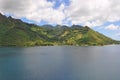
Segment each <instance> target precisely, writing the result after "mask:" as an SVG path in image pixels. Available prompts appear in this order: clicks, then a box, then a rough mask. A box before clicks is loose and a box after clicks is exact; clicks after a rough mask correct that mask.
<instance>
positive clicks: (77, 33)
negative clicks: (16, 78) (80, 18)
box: [0, 14, 119, 46]
mask: <svg viewBox="0 0 120 80" xmlns="http://www.w3.org/2000/svg"><path fill="white" fill-rule="evenodd" d="M117 43H119V42H118V41H115V40H112V39H110V38H108V37H106V36H104V35H102V34H100V33H98V32H96V31H94V30H92V29H90V28H89V27H87V26H85V27H82V26H79V25H73V26H71V27H68V26H61V25H57V26H55V27H54V26H51V25H43V26H37V25H34V24H27V23H24V22H22V21H21V20H19V19H13V18H11V17H6V16H4V15H2V14H0V46H42V45H78V46H84V45H107V44H117Z"/></svg>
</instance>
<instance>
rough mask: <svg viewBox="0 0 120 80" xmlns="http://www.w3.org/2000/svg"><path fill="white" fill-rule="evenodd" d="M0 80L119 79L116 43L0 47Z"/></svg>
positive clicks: (118, 48) (119, 65) (118, 56)
mask: <svg viewBox="0 0 120 80" xmlns="http://www.w3.org/2000/svg"><path fill="white" fill-rule="evenodd" d="M0 80H120V46H119V45H116V46H115V45H113V46H101V47H72V46H53V47H50V46H46V47H30V48H0Z"/></svg>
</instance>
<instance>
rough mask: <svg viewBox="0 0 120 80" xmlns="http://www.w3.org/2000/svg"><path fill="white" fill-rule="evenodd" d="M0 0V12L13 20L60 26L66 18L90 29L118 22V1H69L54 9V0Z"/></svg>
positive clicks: (119, 18) (119, 9) (119, 5)
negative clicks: (67, 3) (68, 3)
mask: <svg viewBox="0 0 120 80" xmlns="http://www.w3.org/2000/svg"><path fill="white" fill-rule="evenodd" d="M52 1H53V2H49V1H48V0H0V12H2V13H4V14H5V13H9V14H12V15H13V17H15V18H22V17H26V18H27V19H29V20H34V21H36V22H40V21H42V20H43V21H47V22H48V23H57V24H62V21H63V20H65V19H66V18H67V19H68V20H66V21H65V23H67V21H68V22H69V21H71V22H72V24H83V25H88V26H90V27H94V26H100V25H102V24H104V23H105V22H115V21H119V20H120V0H70V5H69V6H68V5H67V6H65V3H64V0H61V2H63V4H61V5H60V7H58V8H57V9H54V8H53V7H54V5H55V2H54V1H56V0H52Z"/></svg>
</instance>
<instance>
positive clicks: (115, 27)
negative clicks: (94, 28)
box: [105, 24, 120, 30]
mask: <svg viewBox="0 0 120 80" xmlns="http://www.w3.org/2000/svg"><path fill="white" fill-rule="evenodd" d="M105 29H107V30H120V26H116V25H114V24H111V25H109V26H106V27H105Z"/></svg>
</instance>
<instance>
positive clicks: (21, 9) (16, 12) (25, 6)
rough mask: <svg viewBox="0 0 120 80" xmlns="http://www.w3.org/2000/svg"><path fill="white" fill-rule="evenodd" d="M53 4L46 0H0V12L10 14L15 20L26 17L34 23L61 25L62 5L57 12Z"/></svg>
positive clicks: (63, 16)
mask: <svg viewBox="0 0 120 80" xmlns="http://www.w3.org/2000/svg"><path fill="white" fill-rule="evenodd" d="M53 6H54V2H48V1H47V0H0V12H2V13H9V14H12V15H13V17H15V18H22V17H26V18H27V19H29V20H34V21H36V22H40V21H42V20H43V21H47V22H49V23H59V24H61V23H62V20H63V19H64V18H65V15H64V12H63V9H64V5H63V4H62V5H61V6H60V7H59V8H58V9H57V10H56V9H54V8H53Z"/></svg>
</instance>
